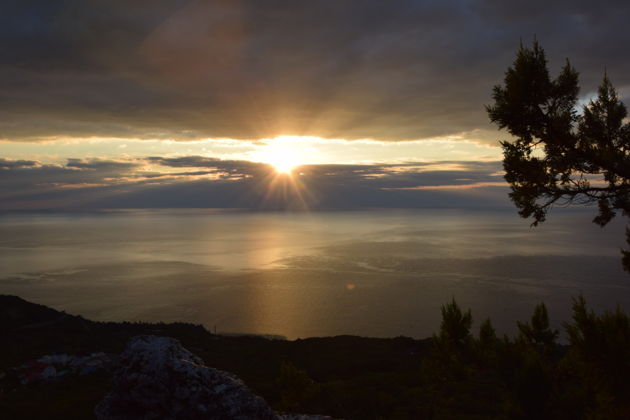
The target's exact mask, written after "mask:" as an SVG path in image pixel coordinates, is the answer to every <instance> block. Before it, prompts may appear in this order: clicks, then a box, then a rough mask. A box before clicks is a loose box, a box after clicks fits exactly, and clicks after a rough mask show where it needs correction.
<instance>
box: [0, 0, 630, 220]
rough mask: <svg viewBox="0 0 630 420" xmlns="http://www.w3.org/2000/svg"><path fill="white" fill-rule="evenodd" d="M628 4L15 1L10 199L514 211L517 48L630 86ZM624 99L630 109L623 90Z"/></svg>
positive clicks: (4, 163)
mask: <svg viewBox="0 0 630 420" xmlns="http://www.w3.org/2000/svg"><path fill="white" fill-rule="evenodd" d="M629 15H630V3H628V2H627V1H604V2H592V1H588V2H587V1H553V2H549V1H537V0H531V1H509V2H508V1H498V0H442V1H437V0H436V1H428V0H424V1H422V0H396V1H388V2H384V1H381V0H334V1H333V0H329V1H323V0H322V1H300V0H268V1H254V0H249V1H239V0H214V1H211V0H207V1H201V0H152V1H148V0H135V1H132V2H130V1H119V0H108V1H106V0H65V1H60V0H38V1H33V0H14V1H12V0H7V1H3V2H2V3H0V38H1V40H2V42H1V43H0V210H19V209H53V208H54V209H71V208H137V207H149V208H151V207H227V208H230V207H247V208H270V209H274V208H287V207H289V208H313V209H316V208H322V209H328V208H357V207H453V206H455V207H457V206H463V207H488V206H490V207H509V201H508V199H507V192H508V188H507V185H506V184H505V183H504V181H503V178H502V165H501V157H502V156H501V149H500V147H499V140H505V139H507V134H506V133H504V132H499V131H497V129H496V127H494V126H492V125H491V124H490V123H489V120H488V117H487V115H486V112H485V108H484V105H486V104H490V103H491V91H492V87H493V86H494V85H496V84H497V83H500V82H501V81H502V79H503V75H504V72H505V70H506V69H507V67H508V66H509V65H510V64H511V63H512V61H513V59H514V56H515V52H516V50H517V49H518V48H519V45H520V44H521V43H523V44H525V45H529V44H530V43H531V42H532V41H533V40H534V39H537V40H539V41H540V42H541V44H542V46H543V47H544V48H545V50H546V52H547V57H548V59H549V66H550V69H551V72H552V75H554V74H555V73H556V72H557V71H558V70H559V68H560V67H561V65H563V64H564V62H565V60H566V59H567V58H568V59H570V60H571V63H572V64H573V66H575V67H576V68H577V70H578V71H579V72H580V85H581V87H582V90H581V92H580V95H581V96H580V98H581V100H582V101H583V102H584V103H586V102H587V101H588V99H589V98H591V97H592V96H593V95H594V92H595V90H596V88H597V85H598V84H599V82H600V80H601V78H602V76H603V74H604V71H606V72H607V73H608V75H609V77H610V78H611V80H612V82H613V83H614V84H615V86H616V87H617V89H618V90H619V92H620V94H621V97H622V100H624V99H625V98H626V97H627V96H628V95H630V56H629V55H628V54H626V53H625V52H626V50H627V45H628V44H629V43H630V31H628V30H627V16H629ZM626 102H627V101H626Z"/></svg>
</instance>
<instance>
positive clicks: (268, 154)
mask: <svg viewBox="0 0 630 420" xmlns="http://www.w3.org/2000/svg"><path fill="white" fill-rule="evenodd" d="M263 143H264V145H263V146H262V147H261V149H260V150H259V151H258V152H257V153H256V154H255V157H254V159H255V160H258V161H259V162H265V163H268V164H270V165H271V166H273V168H274V169H275V171H276V172H277V173H278V174H287V175H290V174H291V173H292V172H293V170H294V169H295V168H296V167H298V166H300V165H303V164H305V163H306V161H307V160H308V159H307V154H308V153H307V150H306V149H305V148H304V147H303V145H302V143H303V142H302V141H301V139H300V138H299V137H293V136H282V137H276V138H274V139H268V140H264V141H263Z"/></svg>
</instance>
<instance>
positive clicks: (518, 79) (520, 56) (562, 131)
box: [486, 41, 630, 272]
mask: <svg viewBox="0 0 630 420" xmlns="http://www.w3.org/2000/svg"><path fill="white" fill-rule="evenodd" d="M578 92H579V86H578V73H577V71H576V70H575V69H574V68H573V67H572V66H571V64H570V63H569V62H568V60H567V62H566V64H565V65H564V67H563V68H562V70H561V71H560V74H559V75H558V77H557V78H555V79H553V80H552V79H551V78H550V76H549V70H548V69H547V59H546V57H545V52H544V50H543V49H542V48H541V46H540V44H539V43H538V42H536V41H535V42H534V44H533V46H532V48H526V47H523V46H522V45H521V48H520V49H519V51H518V52H517V54H516V59H515V61H514V63H513V65H512V66H511V67H509V68H508V70H507V72H506V73H505V80H504V85H496V86H495V87H494V90H493V93H492V98H493V99H494V105H492V106H486V110H487V112H488V115H489V117H490V120H491V121H492V122H493V123H495V124H497V125H498V127H499V128H500V129H507V131H508V132H509V133H510V134H511V135H512V136H514V137H515V140H514V141H502V142H501V146H502V147H503V156H504V159H503V167H504V169H505V179H506V181H507V182H508V183H509V184H510V187H511V190H512V191H511V192H510V198H511V199H512V201H513V202H514V204H515V205H516V206H517V207H518V208H519V214H520V215H521V216H522V217H524V218H528V217H532V218H533V219H534V221H533V223H532V225H534V226H535V225H537V224H538V223H539V222H543V221H544V220H545V217H546V214H547V212H548V211H549V210H550V209H551V208H552V207H553V206H555V205H570V204H579V205H589V204H594V203H597V205H598V214H597V216H596V217H595V218H594V219H593V222H594V223H597V224H599V225H600V226H604V225H606V224H607V223H608V222H610V220H612V218H613V217H615V215H616V213H617V212H618V211H621V212H622V214H623V215H624V216H626V217H628V216H630V123H624V118H625V117H626V116H627V110H626V107H625V105H624V104H623V103H622V102H621V101H620V100H619V96H618V95H617V92H616V90H615V88H614V87H613V85H612V83H611V82H610V79H609V78H608V76H607V75H604V79H603V81H602V84H601V85H600V87H599V90H598V96H597V99H595V100H591V101H590V102H589V103H588V105H585V106H583V107H582V109H581V112H578V107H577V100H578V96H577V95H578ZM626 234H627V239H628V243H629V244H630V229H629V228H626ZM622 253H623V259H622V261H623V265H624V269H625V270H626V271H628V272H630V251H624V250H622Z"/></svg>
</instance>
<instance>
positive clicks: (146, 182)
mask: <svg viewBox="0 0 630 420" xmlns="http://www.w3.org/2000/svg"><path fill="white" fill-rule="evenodd" d="M501 175H502V174H501V172H500V163H499V162H434V163H408V164H397V165H393V164H390V165H305V166H302V167H299V168H297V170H296V171H295V173H294V174H293V176H292V177H289V176H286V175H278V174H277V173H276V172H275V170H274V169H273V168H272V167H271V166H269V165H266V164H262V163H254V162H249V161H229V160H219V159H214V158H208V157H200V156H185V157H177V158H170V157H147V158H144V159H129V160H99V159H68V160H67V162H66V163H65V164H63V165H56V164H43V163H41V162H37V161H17V160H8V159H0V210H24V209H31V210H41V209H58V210H69V209H101V208H247V209H256V210H261V209H299V210H303V209H313V210H315V209H356V208H384V207H386V208H414V207H422V208H430V207H457V208H470V207H479V208H494V207H505V206H509V203H508V201H507V185H506V184H504V183H503V182H502V178H501Z"/></svg>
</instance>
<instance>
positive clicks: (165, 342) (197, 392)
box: [95, 335, 326, 420]
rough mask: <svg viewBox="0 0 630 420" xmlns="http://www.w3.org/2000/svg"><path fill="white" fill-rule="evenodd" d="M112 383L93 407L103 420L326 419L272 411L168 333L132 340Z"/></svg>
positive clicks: (239, 381) (121, 358)
mask: <svg viewBox="0 0 630 420" xmlns="http://www.w3.org/2000/svg"><path fill="white" fill-rule="evenodd" d="M113 382H114V390H113V391H112V392H111V393H109V394H107V395H106V396H105V397H104V398H103V400H102V401H101V402H100V403H99V404H98V405H97V406H96V408H95V414H96V417H97V419H99V420H127V419H129V420H131V419H134V420H135V419H144V420H149V419H156V420H157V419H164V420H167V419H191V420H196V419H243V420H245V419H261V420H264V419H274V420H275V419H311V420H316V419H324V418H326V417H320V416H301V415H278V414H276V413H274V412H273V411H272V410H271V408H270V407H269V405H268V404H267V402H266V401H265V400H263V399H262V398H260V397H258V396H256V395H254V394H253V393H252V391H251V390H250V389H249V388H247V387H246V386H245V384H243V382H242V381H241V380H240V379H239V378H238V377H236V376H234V375H232V374H230V373H227V372H223V371H220V370H217V369H213V368H210V367H207V366H205V365H204V363H203V361H202V360H201V359H200V358H199V357H197V356H195V355H194V354H192V353H190V352H189V351H188V350H186V349H185V348H184V347H182V346H181V344H180V343H179V342H178V341H177V340H175V339H173V338H169V337H155V336H146V335H145V336H138V337H134V338H132V339H131V340H130V341H129V343H128V344H127V348H126V349H125V351H124V352H123V353H122V355H121V357H120V366H119V368H118V369H117V371H116V372H115V374H114V379H113Z"/></svg>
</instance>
